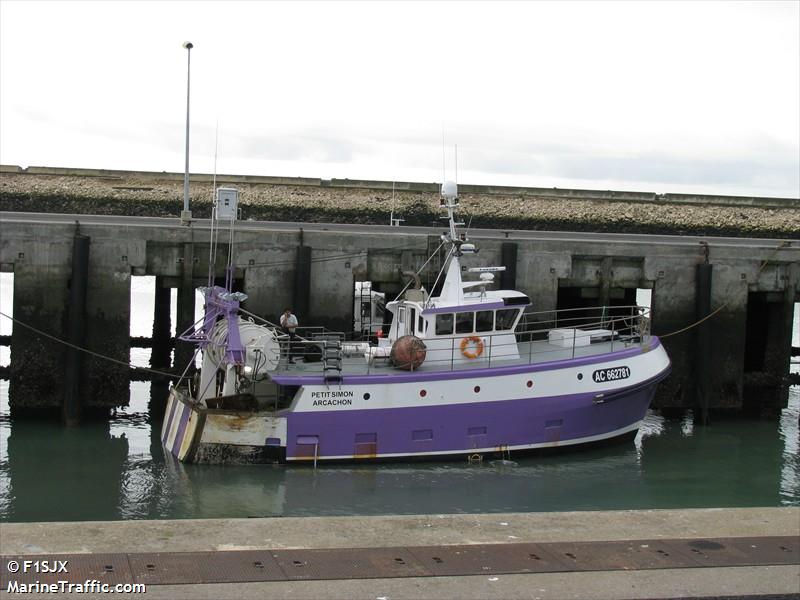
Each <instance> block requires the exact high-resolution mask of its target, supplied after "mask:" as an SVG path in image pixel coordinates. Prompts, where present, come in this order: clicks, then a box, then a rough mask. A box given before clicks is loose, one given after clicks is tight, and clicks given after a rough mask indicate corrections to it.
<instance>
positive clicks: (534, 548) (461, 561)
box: [409, 544, 570, 576]
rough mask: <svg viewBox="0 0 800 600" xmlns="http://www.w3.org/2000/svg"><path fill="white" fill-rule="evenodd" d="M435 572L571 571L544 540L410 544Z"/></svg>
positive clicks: (424, 563) (472, 573)
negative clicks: (469, 543) (508, 542)
mask: <svg viewBox="0 0 800 600" xmlns="http://www.w3.org/2000/svg"><path fill="white" fill-rule="evenodd" d="M409 550H410V551H411V552H412V554H414V556H416V557H417V558H418V559H419V561H420V562H421V563H422V564H423V565H424V566H425V567H426V568H427V569H429V570H430V571H431V572H432V573H433V574H434V575H437V576H447V575H483V574H486V573H547V572H553V571H569V570H570V568H569V567H568V566H567V565H565V564H564V563H563V562H560V561H559V560H558V559H557V558H556V557H555V556H554V555H553V554H552V553H551V552H549V551H548V550H547V549H545V548H544V547H543V546H542V545H540V544H475V545H469V546H463V545H462V546H423V547H415V548H409Z"/></svg>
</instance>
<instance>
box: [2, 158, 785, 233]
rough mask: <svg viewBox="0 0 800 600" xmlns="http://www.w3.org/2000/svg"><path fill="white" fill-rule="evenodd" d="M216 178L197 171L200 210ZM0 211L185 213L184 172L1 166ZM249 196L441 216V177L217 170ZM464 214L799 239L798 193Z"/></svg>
mask: <svg viewBox="0 0 800 600" xmlns="http://www.w3.org/2000/svg"><path fill="white" fill-rule="evenodd" d="M213 181H214V176H213V175H210V174H192V175H191V176H190V198H191V207H192V211H193V213H194V216H195V217H208V216H209V215H210V211H211V199H212V197H213V189H212V187H213ZM0 182H1V183H2V185H0V210H6V211H24V212H54V213H70V214H71V213H75V214H117V215H148V216H178V215H179V214H180V211H181V209H182V208H183V189H182V188H183V186H182V183H183V174H182V173H166V172H164V173H155V172H139V171H116V170H102V169H68V168H55V167H28V168H27V169H22V168H20V167H18V166H14V165H3V166H0ZM216 182H217V185H218V186H235V187H237V188H239V190H240V193H241V203H240V208H241V210H242V217H243V218H244V219H249V218H252V219H255V220H260V221H265V220H266V221H304V222H339V223H372V224H387V223H388V222H389V217H390V215H393V216H394V217H398V218H401V219H403V220H404V224H405V225H423V226H427V225H430V224H431V223H432V222H434V223H435V222H438V221H439V216H440V212H439V211H438V195H439V184H438V183H433V182H430V183H425V182H389V181H365V180H353V179H330V180H324V179H318V178H308V177H265V176H252V175H224V174H223V175H217V176H216ZM459 192H460V195H461V216H462V217H463V218H464V220H465V221H472V222H473V224H474V225H476V226H481V227H490V228H495V229H530V230H557V231H617V232H628V233H630V232H637V233H668V234H669V233H677V234H682V233H694V234H700V235H716V236H719V235H744V236H749V237H790V238H797V237H798V233H797V232H798V231H800V199H798V198H758V197H746V196H710V195H701V194H673V193H656V192H638V191H619V190H586V189H560V188H543V187H511V186H487V185H471V184H461V185H460V186H459Z"/></svg>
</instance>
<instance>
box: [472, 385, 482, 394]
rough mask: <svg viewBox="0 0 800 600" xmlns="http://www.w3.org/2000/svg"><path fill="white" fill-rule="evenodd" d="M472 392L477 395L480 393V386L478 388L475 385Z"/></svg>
mask: <svg viewBox="0 0 800 600" xmlns="http://www.w3.org/2000/svg"><path fill="white" fill-rule="evenodd" d="M473 390H474V391H475V393H476V394H477V393H478V392H480V391H481V386H479V385H476V386H475V387H474V388H473Z"/></svg>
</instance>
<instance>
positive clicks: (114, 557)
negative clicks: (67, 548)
mask: <svg viewBox="0 0 800 600" xmlns="http://www.w3.org/2000/svg"><path fill="white" fill-rule="evenodd" d="M14 561H15V562H16V563H17V564H18V565H19V570H18V571H17V572H16V573H11V572H9V570H8V567H9V563H10V562H14ZM26 561H28V562H27V563H26ZM44 561H47V562H44ZM58 561H66V570H67V572H66V573H64V572H59V571H61V566H60V563H59V562H58ZM0 563H2V564H0V581H2V582H3V584H6V583H7V582H11V581H16V582H17V583H20V584H22V583H25V584H28V583H35V582H37V581H39V582H41V583H42V584H51V583H58V582H60V581H66V582H68V583H81V584H83V583H86V582H87V581H95V580H96V581H99V582H100V583H107V584H109V585H114V584H117V583H131V582H132V581H133V576H132V574H131V570H130V567H129V565H128V555H127V554H47V555H24V556H22V555H20V556H3V557H2V560H0ZM37 563H38V564H37ZM45 565H46V566H47V568H48V569H49V568H51V567H52V568H54V569H55V570H56V571H57V572H55V573H43V572H42V571H43V570H44V569H45ZM3 589H6V588H5V585H3Z"/></svg>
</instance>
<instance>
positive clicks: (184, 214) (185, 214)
mask: <svg viewBox="0 0 800 600" xmlns="http://www.w3.org/2000/svg"><path fill="white" fill-rule="evenodd" d="M183 47H184V48H186V168H185V169H184V172H183V211H181V222H182V223H184V224H186V225H188V224H189V223H191V220H192V211H191V210H189V78H190V75H191V65H192V48H193V47H194V44H192V42H184V43H183Z"/></svg>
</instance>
